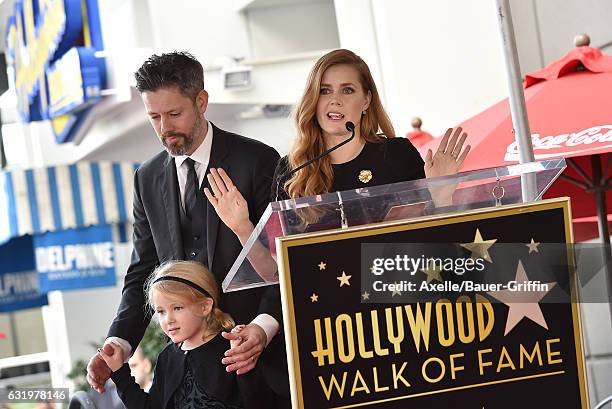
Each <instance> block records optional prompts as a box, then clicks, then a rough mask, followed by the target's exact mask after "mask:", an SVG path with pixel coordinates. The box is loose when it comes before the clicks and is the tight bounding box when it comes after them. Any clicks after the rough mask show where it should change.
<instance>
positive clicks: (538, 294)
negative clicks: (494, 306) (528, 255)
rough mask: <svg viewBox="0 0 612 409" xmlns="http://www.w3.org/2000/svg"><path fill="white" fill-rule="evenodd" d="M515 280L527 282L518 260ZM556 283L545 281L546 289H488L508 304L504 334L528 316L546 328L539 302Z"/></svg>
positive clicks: (521, 282) (522, 282)
mask: <svg viewBox="0 0 612 409" xmlns="http://www.w3.org/2000/svg"><path fill="white" fill-rule="evenodd" d="M515 281H516V283H517V284H526V283H528V282H529V279H528V278H527V273H526V272H525V268H524V267H523V263H521V261H520V260H519V262H518V266H517V267H516V277H515ZM538 283H539V282H538ZM556 284H557V283H556V282H552V283H546V285H547V286H548V289H545V288H544V289H542V290H539V289H535V290H534V291H531V290H529V289H527V290H514V291H511V290H500V291H489V292H488V294H489V295H490V296H492V297H495V298H497V299H498V300H499V301H501V302H503V303H504V304H506V305H507V306H508V318H507V319H506V329H505V331H504V336H506V335H507V334H508V333H509V332H510V331H511V330H512V328H514V327H515V326H516V325H517V324H518V323H519V322H521V320H522V319H523V318H529V319H530V320H532V321H533V322H535V323H536V324H538V325H540V326H542V327H544V328H546V329H548V325H547V324H546V320H545V319H544V314H542V309H541V308H540V304H539V302H540V300H541V299H542V298H544V296H545V295H546V294H547V293H548V292H549V291H550V290H551V289H552V288H553V287H554V286H555V285H556Z"/></svg>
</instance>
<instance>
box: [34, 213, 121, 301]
mask: <svg viewBox="0 0 612 409" xmlns="http://www.w3.org/2000/svg"><path fill="white" fill-rule="evenodd" d="M34 251H35V254H36V269H37V270H38V273H39V281H40V288H41V290H42V291H45V292H48V291H53V290H75V289H79V288H91V287H105V286H114V285H115V248H114V245H113V233H112V227H111V225H108V224H107V225H99V226H91V227H87V228H83V229H71V230H62V231H55V232H49V233H45V234H40V235H36V236H35V237H34Z"/></svg>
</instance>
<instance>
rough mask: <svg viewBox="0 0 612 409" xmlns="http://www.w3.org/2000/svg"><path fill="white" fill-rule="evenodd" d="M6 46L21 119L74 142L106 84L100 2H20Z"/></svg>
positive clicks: (10, 26) (91, 0)
mask: <svg viewBox="0 0 612 409" xmlns="http://www.w3.org/2000/svg"><path fill="white" fill-rule="evenodd" d="M5 42H6V59H7V64H8V66H9V68H12V69H10V70H9V78H11V80H12V81H13V83H14V87H15V91H16V93H17V105H18V111H19V113H20V115H21V118H22V119H23V121H25V122H32V121H41V120H50V121H51V125H52V129H53V132H54V133H55V137H56V140H57V142H58V143H63V142H68V141H70V140H71V139H72V138H73V137H74V135H75V134H76V133H77V131H78V128H79V126H80V124H82V123H83V121H84V118H85V117H86V116H87V115H88V112H89V108H91V106H92V105H93V104H95V103H97V102H98V101H100V99H101V98H102V95H101V90H102V89H103V88H104V86H105V84H106V65H105V62H104V59H103V58H99V57H96V52H98V51H102V50H104V45H103V42H102V30H101V24H100V15H99V10H98V1H97V0H16V1H15V6H14V14H13V15H11V16H10V17H9V19H8V21H7V30H6V35H5Z"/></svg>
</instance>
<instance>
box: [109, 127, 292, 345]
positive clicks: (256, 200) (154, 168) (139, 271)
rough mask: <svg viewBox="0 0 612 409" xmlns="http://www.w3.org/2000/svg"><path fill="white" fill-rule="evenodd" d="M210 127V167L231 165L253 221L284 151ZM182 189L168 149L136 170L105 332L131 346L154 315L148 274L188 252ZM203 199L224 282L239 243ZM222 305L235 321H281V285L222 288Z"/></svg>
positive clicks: (213, 257)
mask: <svg viewBox="0 0 612 409" xmlns="http://www.w3.org/2000/svg"><path fill="white" fill-rule="evenodd" d="M211 125H212V124H211ZM212 127H213V142H212V148H211V154H210V165H209V166H210V167H217V168H223V169H224V170H225V171H226V172H227V174H228V175H229V176H230V178H231V179H232V181H233V183H234V184H235V185H236V187H237V188H238V190H239V191H240V192H241V193H242V195H243V196H244V198H245V200H246V201H247V203H248V206H249V215H250V218H251V221H252V222H253V224H256V223H257V221H258V220H259V218H260V217H261V215H262V214H263V212H264V210H265V208H266V206H267V205H268V203H269V193H270V186H271V183H272V176H273V174H274V168H275V166H276V163H277V162H278V159H279V155H278V153H277V152H276V150H274V149H273V148H271V147H269V146H267V145H265V144H263V143H261V142H258V141H255V140H252V139H249V138H245V137H243V136H240V135H236V134H233V133H230V132H226V131H223V130H221V129H219V128H217V127H216V126H214V125H212ZM205 183H207V181H206V179H205ZM178 189H179V188H178V179H177V175H176V165H175V163H174V159H173V158H172V156H170V155H169V154H168V153H167V152H166V151H163V152H161V153H159V154H158V155H156V156H155V157H154V158H152V159H150V160H148V161H147V162H145V163H143V164H142V165H141V166H140V168H139V169H138V170H137V171H136V174H135V176H134V236H133V240H134V249H133V252H132V260H131V263H130V266H129V268H128V271H127V274H126V277H125V283H124V286H123V293H122V297H121V304H120V306H119V310H118V312H117V316H116V317H115V320H114V321H113V323H112V325H111V327H110V330H109V333H108V336H116V337H120V338H123V339H125V340H127V341H128V342H129V343H130V345H131V346H132V348H133V349H135V348H136V346H137V345H138V344H139V343H140V340H141V339H142V336H143V334H144V331H145V329H146V327H147V325H148V323H149V319H150V315H149V314H148V313H147V311H146V309H145V308H144V304H145V295H144V290H143V289H144V285H145V281H146V280H147V278H148V277H149V275H150V274H151V272H152V271H153V269H154V268H155V267H156V266H158V265H159V264H160V263H162V262H164V261H167V260H179V259H183V258H184V249H183V242H182V236H181V227H180V220H179V217H180V216H179V210H180V203H179V194H178V192H179V190H178ZM205 201H206V205H207V207H208V208H207V215H206V222H207V247H208V248H207V249H206V250H207V252H208V263H209V268H210V270H211V271H212V272H213V274H214V275H215V277H216V278H217V282H218V284H219V285H221V282H222V281H223V279H224V278H225V275H226V274H227V272H228V271H229V269H230V267H231V266H232V264H233V262H234V260H235V259H236V257H237V256H238V254H239V253H240V251H241V249H242V246H241V244H240V242H239V240H238V238H237V237H236V235H235V234H234V233H233V232H232V231H231V230H230V229H229V228H228V227H227V226H225V224H223V222H221V220H220V219H219V217H218V216H217V214H216V212H215V210H214V208H213V207H212V205H210V204H209V203H208V200H206V199H205ZM220 304H221V306H220V307H221V309H223V310H224V311H225V312H227V313H229V314H230V315H231V316H232V317H233V318H234V320H235V321H236V323H249V322H250V321H251V320H252V319H253V318H254V317H255V316H257V315H258V314H261V313H267V314H269V315H271V316H272V317H274V318H275V319H276V320H277V321H278V322H279V323H281V322H282V311H281V306H280V293H279V290H278V286H270V287H263V288H256V289H251V290H243V291H238V292H231V293H226V294H221V297H220Z"/></svg>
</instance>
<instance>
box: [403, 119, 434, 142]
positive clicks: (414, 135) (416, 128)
mask: <svg viewBox="0 0 612 409" xmlns="http://www.w3.org/2000/svg"><path fill="white" fill-rule="evenodd" d="M410 125H412V132H408V133H407V134H406V138H408V139H410V142H412V144H413V145H414V147H415V148H417V149H420V148H421V146H424V145H426V144H428V143H429V142H431V141H433V140H434V137H433V136H432V135H431V134H430V133H429V132H425V131H422V130H421V125H423V121H422V120H421V118H419V117H418V116H415V117H414V118H412V121H411V122H410Z"/></svg>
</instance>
